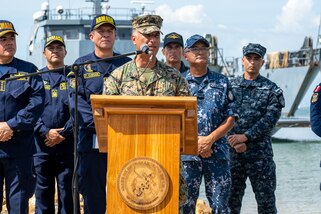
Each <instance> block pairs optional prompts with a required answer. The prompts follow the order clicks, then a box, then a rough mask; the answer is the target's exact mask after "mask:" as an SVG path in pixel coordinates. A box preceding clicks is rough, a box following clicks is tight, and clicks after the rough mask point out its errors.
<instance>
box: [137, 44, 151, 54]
mask: <svg viewBox="0 0 321 214" xmlns="http://www.w3.org/2000/svg"><path fill="white" fill-rule="evenodd" d="M140 50H141V52H142V53H145V54H149V55H152V54H153V52H152V51H150V50H149V47H148V45H147V44H142V45H141V46H140Z"/></svg>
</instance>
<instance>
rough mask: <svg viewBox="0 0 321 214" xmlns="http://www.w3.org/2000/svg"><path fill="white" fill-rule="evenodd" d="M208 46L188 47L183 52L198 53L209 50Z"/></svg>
mask: <svg viewBox="0 0 321 214" xmlns="http://www.w3.org/2000/svg"><path fill="white" fill-rule="evenodd" d="M209 49H210V48H209V47H200V48H189V49H187V50H186V51H185V52H192V53H199V52H206V51H209Z"/></svg>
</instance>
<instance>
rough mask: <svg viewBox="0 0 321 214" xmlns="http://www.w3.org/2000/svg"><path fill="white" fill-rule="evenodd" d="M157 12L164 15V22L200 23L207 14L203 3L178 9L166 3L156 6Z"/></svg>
mask: <svg viewBox="0 0 321 214" xmlns="http://www.w3.org/2000/svg"><path fill="white" fill-rule="evenodd" d="M156 14H159V15H160V16H162V18H163V19H164V22H167V23H175V24H200V23H202V22H203V18H204V17H205V16H206V14H205V12H204V7H203V5H201V4H198V5H186V6H183V7H181V8H178V9H172V8H171V7H170V6H169V5H167V4H164V5H160V6H159V7H157V8H156Z"/></svg>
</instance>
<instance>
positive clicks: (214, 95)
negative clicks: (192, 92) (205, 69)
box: [205, 84, 227, 109]
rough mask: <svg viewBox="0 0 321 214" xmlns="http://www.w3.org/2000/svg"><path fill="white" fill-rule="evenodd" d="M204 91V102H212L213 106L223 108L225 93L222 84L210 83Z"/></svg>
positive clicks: (225, 98) (225, 99)
mask: <svg viewBox="0 0 321 214" xmlns="http://www.w3.org/2000/svg"><path fill="white" fill-rule="evenodd" d="M209 86H210V87H209V89H208V90H206V91H205V102H212V105H213V107H214V108H217V109H223V108H225V103H226V102H227V95H226V91H225V88H224V86H223V85H217V84H210V85H209Z"/></svg>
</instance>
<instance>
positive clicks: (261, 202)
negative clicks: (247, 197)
mask: <svg viewBox="0 0 321 214" xmlns="http://www.w3.org/2000/svg"><path fill="white" fill-rule="evenodd" d="M231 174H232V183H233V185H232V188H231V196H230V199H229V207H230V208H231V213H232V214H239V213H240V210H241V206H242V198H243V196H244V190H245V188H246V180H247V178H248V177H249V178H250V181H251V185H252V189H253V192H254V194H255V199H256V202H257V205H258V213H259V214H275V213H277V209H276V206H275V194H274V192H275V189H276V173H275V163H274V161H273V159H272V158H264V159H263V158H262V159H251V160H247V159H237V160H232V164H231Z"/></svg>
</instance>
